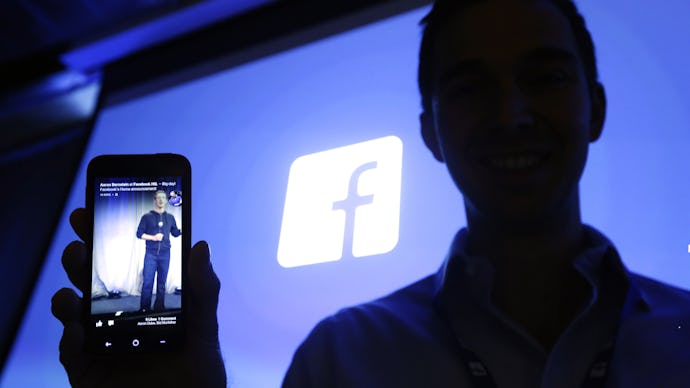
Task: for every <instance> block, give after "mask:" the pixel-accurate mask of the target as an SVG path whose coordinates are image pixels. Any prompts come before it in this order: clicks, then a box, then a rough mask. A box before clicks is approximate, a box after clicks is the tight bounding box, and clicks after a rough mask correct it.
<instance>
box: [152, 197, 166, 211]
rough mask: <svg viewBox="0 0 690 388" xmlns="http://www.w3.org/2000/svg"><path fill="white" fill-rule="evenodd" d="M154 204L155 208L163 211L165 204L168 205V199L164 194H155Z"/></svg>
mask: <svg viewBox="0 0 690 388" xmlns="http://www.w3.org/2000/svg"><path fill="white" fill-rule="evenodd" d="M154 203H155V204H156V207H157V208H159V209H163V208H165V204H166V203H168V198H167V197H166V195H165V193H158V194H156V198H155V199H154Z"/></svg>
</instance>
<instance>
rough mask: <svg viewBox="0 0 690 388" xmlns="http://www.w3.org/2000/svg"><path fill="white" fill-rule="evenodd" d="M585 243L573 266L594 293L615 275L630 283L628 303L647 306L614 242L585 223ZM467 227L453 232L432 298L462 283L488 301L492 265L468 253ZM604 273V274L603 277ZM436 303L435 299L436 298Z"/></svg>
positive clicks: (450, 292) (472, 295)
mask: <svg viewBox="0 0 690 388" xmlns="http://www.w3.org/2000/svg"><path fill="white" fill-rule="evenodd" d="M584 230H585V246H584V248H583V250H582V252H580V254H579V255H578V256H577V257H576V258H575V260H574V261H573V265H574V266H575V268H576V269H577V270H578V271H579V272H580V273H581V274H582V275H583V276H584V277H585V278H586V279H587V280H588V282H589V283H590V285H591V286H592V287H593V291H594V293H595V295H596V294H597V293H598V291H599V290H600V288H601V285H602V278H604V277H607V276H614V279H616V280H615V281H618V282H621V283H622V284H625V283H627V284H628V285H629V298H626V299H627V301H626V304H627V303H638V302H639V305H640V306H643V307H644V308H646V309H649V307H650V303H649V298H648V296H647V295H646V294H645V292H644V290H643V289H642V288H641V287H640V286H639V285H638V284H637V281H636V280H635V279H634V278H633V277H632V276H630V272H629V271H628V269H627V268H626V267H625V265H624V264H623V262H622V261H621V259H620V255H619V254H618V251H617V250H616V248H615V246H614V245H613V243H612V242H611V241H610V240H609V239H608V238H606V236H604V235H603V234H602V233H600V232H599V231H597V230H596V229H594V228H592V227H590V226H588V225H584ZM467 233H468V232H467V229H466V228H462V229H461V230H460V231H458V233H457V234H456V235H455V237H454V239H453V242H452V244H451V246H450V250H449V252H448V255H447V256H446V259H445V260H444V262H443V265H442V266H441V268H440V269H439V271H438V273H437V275H436V279H435V294H434V295H435V297H434V298H435V299H439V296H441V295H446V296H447V295H464V294H465V293H458V291H459V288H460V287H461V286H462V287H463V288H465V290H467V291H469V294H470V295H467V296H468V297H470V298H473V299H474V300H475V301H476V302H479V303H482V304H483V303H490V300H489V299H490V297H491V290H492V288H493V277H494V276H493V275H494V268H493V265H492V264H491V263H490V262H489V260H487V259H486V258H484V257H479V256H471V255H469V254H468V253H467ZM602 275H603V276H602ZM436 302H437V303H438V302H439V301H438V300H437V301H436Z"/></svg>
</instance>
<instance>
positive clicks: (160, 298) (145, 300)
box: [137, 190, 180, 313]
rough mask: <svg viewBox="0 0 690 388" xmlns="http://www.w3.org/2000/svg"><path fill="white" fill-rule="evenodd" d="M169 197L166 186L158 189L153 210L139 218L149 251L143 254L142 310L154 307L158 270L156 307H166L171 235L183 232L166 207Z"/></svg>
mask: <svg viewBox="0 0 690 388" xmlns="http://www.w3.org/2000/svg"><path fill="white" fill-rule="evenodd" d="M167 204H168V197H167V195H166V193H165V191H163V190H158V191H156V193H155V194H154V197H153V206H154V208H153V210H151V211H150V212H148V213H146V214H144V215H143V216H142V217H141V221H139V227H138V228H137V238H140V239H142V240H146V254H145V255H144V270H143V277H144V281H143V283H142V286H141V304H140V308H141V310H140V311H141V312H142V313H146V312H148V311H150V310H151V294H152V292H153V280H154V277H156V274H158V276H157V278H158V282H157V284H156V285H157V287H156V302H155V304H154V307H153V309H154V310H155V311H163V310H165V283H166V281H167V279H168V268H169V266H170V235H173V236H174V237H178V236H180V229H179V228H178V227H177V223H176V222H175V217H173V215H172V214H170V213H168V212H166V211H165V206H166V205H167Z"/></svg>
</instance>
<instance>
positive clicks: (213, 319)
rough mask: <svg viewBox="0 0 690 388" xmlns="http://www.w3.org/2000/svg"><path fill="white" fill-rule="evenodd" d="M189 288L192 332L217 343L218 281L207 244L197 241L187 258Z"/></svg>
mask: <svg viewBox="0 0 690 388" xmlns="http://www.w3.org/2000/svg"><path fill="white" fill-rule="evenodd" d="M188 264H189V283H190V284H189V288H190V289H191V294H190V296H191V300H190V304H191V306H190V307H191V308H190V309H189V312H190V315H191V316H190V318H189V319H190V321H191V323H192V326H193V328H192V330H194V331H197V333H198V334H199V335H201V336H202V338H203V339H204V340H206V341H210V342H216V343H217V342H218V318H217V315H216V311H217V309H218V293H219V291H220V281H219V280H218V276H216V273H215V272H214V271H213V267H212V265H211V255H210V250H209V247H208V244H207V243H206V242H205V241H199V242H198V243H196V244H195V245H194V247H193V248H192V252H191V254H190V257H189V263H188Z"/></svg>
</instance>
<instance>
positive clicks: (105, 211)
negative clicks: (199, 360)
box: [84, 154, 192, 354]
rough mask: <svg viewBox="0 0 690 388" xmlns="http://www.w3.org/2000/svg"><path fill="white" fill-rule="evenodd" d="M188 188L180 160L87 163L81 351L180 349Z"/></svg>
mask: <svg viewBox="0 0 690 388" xmlns="http://www.w3.org/2000/svg"><path fill="white" fill-rule="evenodd" d="M191 189H192V185H191V167H190V164H189V161H188V160H187V159H186V158H185V157H184V156H182V155H176V154H152V155H102V156H98V157H96V158H94V159H93V160H91V161H90V162H89V166H88V170H87V186H86V208H87V212H88V214H89V220H90V230H91V232H92V233H91V238H90V239H88V241H86V244H87V249H88V253H89V263H90V267H91V268H90V277H89V284H90V290H89V291H90V292H87V293H86V294H85V295H84V301H85V302H86V303H84V305H85V311H84V316H85V319H84V322H85V335H86V338H85V343H86V347H87V350H89V351H91V352H93V353H101V354H103V353H135V352H158V351H171V350H177V349H179V348H180V347H181V346H182V344H183V339H184V335H185V311H186V310H187V309H188V303H187V302H186V300H187V298H186V294H185V285H186V284H187V271H186V269H187V263H186V261H187V257H188V256H189V251H190V247H191V204H192V190H191Z"/></svg>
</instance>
